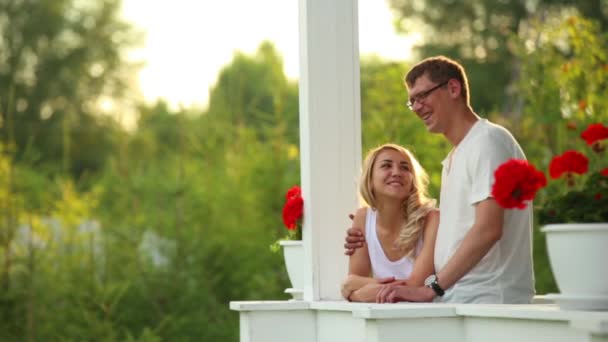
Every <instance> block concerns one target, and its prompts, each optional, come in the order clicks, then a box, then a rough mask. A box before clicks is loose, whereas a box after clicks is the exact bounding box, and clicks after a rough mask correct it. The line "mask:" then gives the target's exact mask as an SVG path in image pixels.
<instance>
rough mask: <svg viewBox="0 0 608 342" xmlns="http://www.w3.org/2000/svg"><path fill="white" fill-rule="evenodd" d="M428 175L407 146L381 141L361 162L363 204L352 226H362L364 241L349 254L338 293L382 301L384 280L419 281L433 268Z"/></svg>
mask: <svg viewBox="0 0 608 342" xmlns="http://www.w3.org/2000/svg"><path fill="white" fill-rule="evenodd" d="M427 184H428V176H427V174H426V172H425V171H424V169H423V168H422V167H421V166H420V164H419V163H418V161H417V160H416V158H414V156H413V155H412V153H411V152H410V151H408V150H407V149H406V148H404V147H402V146H399V145H395V144H385V145H381V146H379V147H377V148H375V149H372V150H371V151H370V152H369V153H368V155H367V157H366V158H365V161H364V163H363V170H362V174H361V179H360V184H359V192H360V194H361V197H362V198H363V200H364V201H365V203H366V204H367V206H366V207H363V208H360V209H358V210H357V212H356V214H355V217H354V219H353V221H354V222H353V226H354V227H365V241H366V242H367V243H365V244H364V245H363V247H362V248H358V249H356V250H355V252H354V253H353V254H352V255H351V256H350V260H349V266H348V277H347V278H346V280H345V281H344V283H343V285H342V295H343V296H344V298H346V299H348V300H349V301H355V302H383V301H384V299H383V298H384V296H382V295H381V293H382V291H383V290H385V289H386V288H387V287H388V286H390V285H387V284H395V283H399V284H408V285H422V284H423V282H424V280H425V278H426V277H427V276H429V275H431V274H433V273H434V267H433V254H434V247H435V236H436V234H437V226H438V224H439V212H438V210H436V209H435V200H432V199H430V198H428V197H427Z"/></svg>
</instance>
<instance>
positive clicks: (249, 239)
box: [0, 0, 608, 341]
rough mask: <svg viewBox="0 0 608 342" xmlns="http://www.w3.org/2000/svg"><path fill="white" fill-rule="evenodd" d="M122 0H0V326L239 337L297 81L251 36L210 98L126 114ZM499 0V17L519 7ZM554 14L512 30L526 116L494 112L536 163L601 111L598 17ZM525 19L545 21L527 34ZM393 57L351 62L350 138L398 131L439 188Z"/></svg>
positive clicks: (273, 232) (21, 331) (279, 229)
mask: <svg viewBox="0 0 608 342" xmlns="http://www.w3.org/2000/svg"><path fill="white" fill-rule="evenodd" d="M413 3H416V2H413ZM431 3H432V2H431ZM437 3H439V2H437ZM469 3H470V4H469ZM473 3H474V2H465V6H463V9H470V8H473V7H475V8H477V7H479V4H480V3H481V2H477V5H471V4H473ZM484 3H485V2H484ZM119 5H120V1H118V0H104V1H100V2H95V3H90V4H89V3H87V2H78V1H70V0H62V1H36V2H31V1H24V0H18V1H6V0H0V9H1V11H0V32H1V33H2V35H1V37H0V39H1V40H0V45H1V46H2V49H1V51H0V57H1V58H0V113H1V115H2V116H1V122H0V130H1V132H2V143H0V146H1V147H2V148H0V217H2V220H0V318H2V319H0V340H8V341H13V340H32V341H36V340H68V341H69V340H78V341H80V340H84V341H88V340H100V341H116V340H127V341H165V340H167V341H174V340H177V341H188V340H196V341H198V340H202V341H236V340H238V324H239V322H238V314H237V313H235V312H232V311H230V310H229V308H228V302H229V301H230V300H262V299H286V298H287V296H286V295H285V294H284V293H283V289H284V288H286V287H287V285H288V283H287V282H288V280H287V276H286V272H285V270H284V266H283V261H282V257H281V256H280V255H278V254H273V253H271V252H270V251H269V250H268V248H266V246H268V245H269V244H271V243H272V242H273V241H275V240H276V239H278V238H279V237H282V236H283V235H284V234H285V228H284V227H283V225H282V223H281V209H282V205H283V201H284V197H283V194H284V193H285V191H286V190H287V189H288V188H289V187H291V186H292V185H293V184H297V183H299V168H300V163H299V156H298V155H299V151H298V92H297V85H296V84H295V83H293V82H289V81H288V80H287V79H286V77H285V75H284V73H283V66H282V61H281V58H280V56H279V55H278V53H277V52H276V50H275V49H274V47H273V46H272V44H270V43H264V44H262V45H261V46H260V48H259V49H258V51H257V52H256V53H255V54H253V55H245V54H241V53H237V54H236V55H235V56H234V59H233V60H232V61H231V63H230V64H228V65H226V67H225V68H224V69H223V70H222V71H221V73H220V75H219V77H218V81H217V84H216V85H215V87H214V88H213V89H211V93H210V104H209V108H208V110H206V111H205V112H199V111H196V110H193V109H183V110H179V111H172V110H170V109H169V106H168V105H167V104H166V103H164V102H162V101H161V102H158V103H156V104H153V105H141V106H139V107H138V108H137V114H138V120H137V126H136V128H135V129H134V130H133V131H125V130H124V129H123V128H122V127H121V126H120V125H118V124H117V123H116V121H114V120H113V119H112V118H109V117H102V116H99V113H100V111H99V109H98V107H97V103H98V101H99V100H100V99H102V98H105V97H109V98H111V99H112V100H114V101H115V102H120V101H124V98H125V96H126V95H128V93H129V89H128V85H127V84H126V83H125V80H126V78H128V76H129V73H130V70H132V69H131V68H130V66H129V65H128V64H127V63H125V61H124V60H123V57H122V56H123V52H124V51H125V50H126V49H128V48H129V47H130V46H132V45H133V44H134V42H135V41H136V35H135V34H134V33H133V29H132V28H130V27H128V25H126V24H124V23H122V22H121V21H120V20H118V17H117V14H118V11H117V10H118V8H119V7H120V6H119ZM496 6H499V7H500V6H502V7H500V8H503V7H504V8H507V7H509V8H512V9H511V10H517V11H519V10H521V4H513V5H512V4H506V3H505V4H502V5H498V4H497V5H496ZM581 6H582V5H581ZM450 8H451V7H446V8H445V9H446V10H447V11H446V12H445V13H450V12H449V9H450ZM480 8H481V7H480ZM496 8H498V7H496ZM504 8H503V9H504ZM440 10H441V9H440ZM475 11H478V10H477V9H475ZM501 11H502V10H501ZM431 12H432V11H427V12H425V15H433V14H432V13H431ZM435 13H439V12H437V11H435ZM476 13H477V12H476ZM497 13H498V12H497ZM500 13H502V14H501V15H504V16H506V17H505V18H502V17H500V15H499V17H500V18H498V19H500V20H499V21H501V20H502V21H501V22H503V23H506V24H505V25H507V26H508V25H512V23H514V22H517V20H520V19H513V18H507V17H509V16H510V15H511V14H509V13H511V12H508V11H507V12H504V11H503V12H500ZM518 13H519V12H518ZM456 14H458V15H462V16H465V15H466V11H464V12H462V13H460V12H454V15H456ZM435 15H437V14H435ZM491 17H492V16H491V15H490V17H488V18H490V19H491ZM552 18H553V17H552ZM513 20H515V21H513ZM490 21H491V20H490ZM457 22H459V23H462V21H457ZM553 23H554V22H553V21H543V22H538V23H537V24H534V23H532V22H530V23H529V24H527V25H530V26H529V27H530V30H529V31H527V32H528V33H527V34H526V35H522V36H512V37H511V39H512V40H511V41H510V43H509V44H510V45H508V46H509V49H510V50H509V53H513V54H514V55H516V56H518V58H519V57H521V58H520V59H521V63H520V64H518V68H521V70H522V71H524V72H522V73H521V77H520V79H519V80H520V81H519V83H518V85H517V86H518V88H517V89H518V93H519V94H520V95H521V98H522V104H523V105H524V106H525V107H524V108H525V113H526V115H524V116H522V117H521V118H520V119H521V120H518V121H516V120H515V119H514V118H516V116H515V117H511V116H510V117H506V118H498V119H499V120H503V121H504V122H501V123H503V124H505V125H506V126H508V127H510V128H511V129H512V130H513V131H514V132H515V133H516V135H517V137H518V139H519V140H520V141H522V145H523V146H524V149H525V150H526V152H527V153H528V155H529V157H530V159H532V160H533V161H541V162H548V159H549V156H550V155H551V154H552V153H553V152H556V151H558V152H561V151H562V150H563V149H564V148H566V147H569V146H570V145H571V142H569V139H567V138H566V133H567V128H566V125H565V122H566V121H568V122H570V121H572V122H574V123H575V124H576V125H577V126H579V127H582V125H584V124H586V123H588V122H591V121H598V120H604V119H605V118H606V109H607V106H608V105H607V103H606V101H607V100H606V99H605V98H604V97H603V96H601V94H602V89H605V87H606V84H605V82H606V81H605V80H606V71H607V70H606V68H604V67H603V65H605V63H606V58H605V56H606V51H605V49H606V46H608V44H606V42H605V38H604V36H602V35H601V34H600V33H601V31H600V30H599V29H598V26H597V25H596V24H591V23H589V22H587V21H585V20H584V19H582V18H577V19H576V21H575V22H574V23H573V24H566V25H565V26H553ZM450 25H451V23H450ZM474 25H477V24H474ZM534 25H537V26H534ZM568 25H576V26H568ZM509 27H510V26H509ZM556 27H562V29H559V30H558V31H556V32H557V33H555V35H552V34H553V33H549V31H551V30H556V29H557V28H556ZM486 29H487V30H490V29H493V26H491V25H489V24H488V25H486ZM487 30H486V31H487ZM560 30H561V31H560ZM534 32H536V33H535V34H538V36H539V37H541V36H545V35H546V36H547V37H548V38H546V39H545V38H543V39H538V40H536V39H533V40H532V41H531V42H530V40H529V39H528V38H529V37H530V36H534V35H533V34H532V33H534ZM559 32H561V33H559ZM478 33H479V34H483V35H485V34H488V36H487V37H486V38H485V39H484V40H482V42H485V43H487V44H488V48H491V46H494V45H492V44H493V43H491V41H492V40H491V39H492V36H491V35H490V32H478ZM492 34H496V32H494V33H492ZM495 39H497V38H495ZM501 39H502V38H501ZM91 41H95V44H91V43H90V42H91ZM462 43H463V44H464V43H466V40H465V41H463V42H462ZM475 43H476V44H482V43H480V41H477V40H475ZM485 43H483V44H485ZM483 44H482V45H483ZM499 45H500V47H497V48H496V49H497V50H495V51H494V50H493V51H494V52H487V54H488V56H489V57H488V58H486V63H485V64H484V68H485V69H483V70H485V74H484V73H481V72H478V71H473V72H472V73H471V70H476V69H471V68H474V66H471V67H470V66H469V65H467V67H469V72H470V73H471V80H472V83H474V84H475V85H476V86H475V87H483V89H484V90H485V89H486V88H487V89H488V94H490V93H493V94H494V93H495V94H500V93H501V92H503V89H499V88H495V89H494V90H492V89H490V85H492V84H496V85H503V84H506V83H507V82H506V80H508V79H510V78H509V77H506V76H504V75H502V76H501V75H500V70H501V69H500V68H502V66H501V64H500V63H502V60H501V59H498V58H496V59H492V58H490V57H491V56H498V55H502V54H503V52H500V51H503V50H502V49H505V48H506V46H507V45H503V44H502V43H500V44H499ZM498 49H501V50H500V51H499V50H498ZM496 51H499V52H496ZM602 63H604V64H602ZM472 65H473V64H472ZM564 65H567V66H568V67H567V68H565V67H564ZM406 70H407V65H400V64H396V63H388V62H386V61H382V60H379V59H373V58H370V59H364V60H363V61H362V63H361V95H362V121H363V122H362V131H363V151H364V152H365V151H366V150H367V149H369V148H371V147H374V146H376V145H378V144H381V143H385V142H395V143H398V144H402V145H405V146H408V147H410V148H411V149H412V150H413V151H414V152H415V153H416V156H417V157H418V159H419V160H420V161H421V163H422V165H423V166H424V167H425V168H426V169H427V171H429V174H430V175H431V194H432V195H434V196H437V195H438V189H439V184H440V170H441V164H440V161H441V160H442V159H443V158H444V157H445V155H446V154H447V151H448V150H449V148H450V146H449V145H448V143H447V142H446V141H445V139H443V138H442V137H441V136H438V135H430V134H428V132H426V128H425V127H424V125H423V124H422V122H421V121H420V120H419V119H418V118H417V117H416V116H415V115H414V114H412V113H411V112H409V111H408V110H407V109H406V107H405V102H406V100H407V98H406V93H405V88H404V86H403V83H402V81H401V79H402V77H403V74H404V73H405V71H406ZM479 70H482V69H479ZM487 75H492V77H491V78H490V77H488V76H487ZM475 87H474V89H475ZM474 89H473V95H474V99H475V98H476V97H477V96H478V95H480V96H481V97H482V100H481V101H487V104H488V105H484V106H485V108H495V107H493V106H494V104H496V103H498V102H495V101H494V100H492V97H491V96H490V97H488V99H490V100H488V99H485V100H484V99H483V96H485V95H484V94H485V92H479V91H475V90H474ZM478 89H479V88H478ZM496 89H498V90H496ZM488 96H489V95H488ZM492 96H497V95H492ZM581 100H585V103H586V106H585V107H584V109H581V106H580V103H581V102H580V101H581ZM475 101H478V100H475ZM480 103H483V102H480ZM577 108H578V109H577ZM539 127H541V128H543V129H542V130H541V129H539ZM607 197H608V196H607ZM534 238H535V248H534V253H535V256H534V257H535V262H536V276H537V288H538V290H539V292H540V293H543V292H549V291H555V290H554V287H555V284H554V282H553V281H552V277H551V273H550V269H549V266H548V263H547V260H546V252H545V251H544V241H543V240H542V239H544V237H543V236H542V235H541V234H538V233H535V236H534Z"/></svg>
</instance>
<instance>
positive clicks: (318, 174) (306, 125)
mask: <svg viewBox="0 0 608 342" xmlns="http://www.w3.org/2000/svg"><path fill="white" fill-rule="evenodd" d="M299 19H300V20H299V22H300V33H299V34H300V152H301V154H300V158H301V177H302V179H301V185H302V192H303V196H304V201H305V202H304V230H303V242H304V254H305V257H306V262H307V269H306V285H305V288H304V299H305V300H309V301H313V300H314V301H316V300H336V299H340V298H341V296H340V291H339V284H340V282H341V281H342V280H343V279H344V277H345V276H346V272H347V265H348V258H347V257H346V256H344V250H343V247H342V246H343V241H344V236H345V229H346V228H347V227H348V226H349V225H350V220H349V219H348V217H347V215H348V213H351V212H353V210H354V209H355V208H356V206H357V188H356V184H357V179H358V176H359V172H360V168H361V108H360V107H361V106H360V86H359V83H360V82H359V43H358V10H357V0H299Z"/></svg>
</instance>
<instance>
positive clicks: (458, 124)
mask: <svg viewBox="0 0 608 342" xmlns="http://www.w3.org/2000/svg"><path fill="white" fill-rule="evenodd" d="M453 115H454V116H453V120H452V122H451V125H450V127H449V129H448V130H446V132H445V133H444V134H443V135H444V136H445V137H446V139H448V141H449V142H450V143H451V144H452V145H453V146H454V147H456V146H458V144H460V142H461V141H462V139H464V137H465V136H466V135H467V133H469V130H471V127H473V125H475V123H476V122H477V121H478V120H479V119H480V118H479V116H478V115H477V114H475V112H473V110H472V109H471V108H470V107H468V106H465V107H462V108H460V109H459V110H457V111H455V112H453Z"/></svg>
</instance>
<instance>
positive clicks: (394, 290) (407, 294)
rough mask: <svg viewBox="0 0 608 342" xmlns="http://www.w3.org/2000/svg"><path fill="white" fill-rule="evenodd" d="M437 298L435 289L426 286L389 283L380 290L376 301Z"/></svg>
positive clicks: (424, 300)
mask: <svg viewBox="0 0 608 342" xmlns="http://www.w3.org/2000/svg"><path fill="white" fill-rule="evenodd" d="M433 298H435V291H433V290H432V289H431V288H428V287H426V286H407V285H397V284H396V283H392V284H387V285H384V286H383V287H382V289H380V291H378V295H377V296H376V303H396V302H403V301H408V302H431V301H432V300H433Z"/></svg>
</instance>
